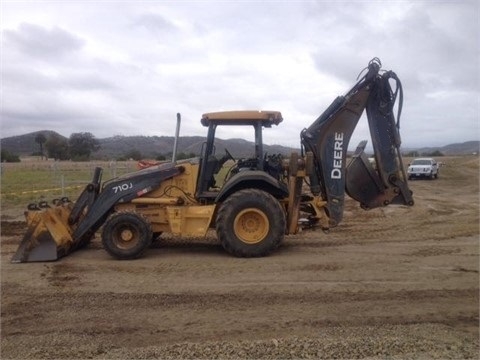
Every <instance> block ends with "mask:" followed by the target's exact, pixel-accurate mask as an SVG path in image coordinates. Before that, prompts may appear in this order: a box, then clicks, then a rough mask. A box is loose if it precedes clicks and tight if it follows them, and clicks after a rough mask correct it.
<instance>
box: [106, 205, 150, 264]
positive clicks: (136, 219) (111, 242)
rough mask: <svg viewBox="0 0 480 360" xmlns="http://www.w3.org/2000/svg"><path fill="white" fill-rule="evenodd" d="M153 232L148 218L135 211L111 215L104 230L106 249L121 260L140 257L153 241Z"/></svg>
mask: <svg viewBox="0 0 480 360" xmlns="http://www.w3.org/2000/svg"><path fill="white" fill-rule="evenodd" d="M152 238H153V233H152V229H151V226H150V223H149V222H148V220H147V219H146V218H145V217H144V216H142V215H139V214H136V213H133V212H120V213H115V214H113V215H111V216H110V217H109V218H108V219H107V221H106V222H105V225H104V226H103V231H102V244H103V247H104V248H105V250H106V251H107V252H108V253H109V254H110V255H111V256H113V257H114V258H116V259H119V260H128V259H136V258H138V257H140V256H141V255H142V254H143V253H144V252H145V250H146V249H147V248H148V247H149V246H150V244H151V243H152Z"/></svg>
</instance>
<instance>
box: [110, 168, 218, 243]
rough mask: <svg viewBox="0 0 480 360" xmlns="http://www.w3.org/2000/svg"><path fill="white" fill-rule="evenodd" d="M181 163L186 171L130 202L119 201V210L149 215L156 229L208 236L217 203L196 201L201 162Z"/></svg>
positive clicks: (185, 234)
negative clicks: (201, 203)
mask: <svg viewBox="0 0 480 360" xmlns="http://www.w3.org/2000/svg"><path fill="white" fill-rule="evenodd" d="M177 166H182V167H183V168H184V169H185V170H184V171H183V173H181V174H180V175H177V176H175V177H173V178H171V179H168V180H166V181H164V182H162V184H161V185H160V187H158V188H157V189H155V190H153V191H151V192H149V193H148V194H145V195H144V196H141V197H139V198H136V199H133V200H132V201H131V202H130V203H126V204H118V205H117V206H116V207H115V210H116V211H127V210H128V211H135V212H137V213H140V214H142V215H144V216H146V217H147V218H148V219H149V221H150V223H151V226H152V230H153V232H157V233H158V232H170V233H172V234H174V235H179V236H205V234H206V232H207V230H208V228H209V226H210V223H211V222H212V217H213V214H214V212H215V205H200V204H198V202H197V201H196V200H195V187H196V184H197V176H198V170H199V164H198V163H196V162H195V161H185V162H181V163H179V164H178V165H177Z"/></svg>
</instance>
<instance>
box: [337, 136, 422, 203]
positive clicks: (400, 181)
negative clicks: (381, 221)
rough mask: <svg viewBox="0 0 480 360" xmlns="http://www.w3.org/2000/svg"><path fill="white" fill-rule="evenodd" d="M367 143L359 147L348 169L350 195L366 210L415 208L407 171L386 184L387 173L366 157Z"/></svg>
mask: <svg viewBox="0 0 480 360" xmlns="http://www.w3.org/2000/svg"><path fill="white" fill-rule="evenodd" d="M366 144H367V142H366V141H362V142H360V144H359V145H358V146H357V149H356V151H355V153H354V154H353V156H352V160H351V161H350V163H349V164H348V166H347V168H346V183H345V189H346V191H347V194H348V195H349V196H350V197H351V198H353V199H355V200H357V201H358V202H359V203H360V206H361V207H362V208H364V209H373V208H377V207H381V206H387V205H390V204H399V205H409V206H411V205H413V199H412V194H411V191H410V190H409V189H408V186H407V184H406V182H405V181H404V176H403V175H402V174H403V171H402V170H403V167H402V165H399V166H398V167H399V168H398V169H395V171H394V172H392V173H390V174H389V176H388V177H387V181H383V180H382V178H384V177H385V176H382V175H385V174H384V172H385V171H384V170H383V168H382V167H381V166H379V164H378V163H377V162H376V159H373V158H372V161H370V160H369V158H368V157H367V156H366V155H365V152H364V150H365V146H366Z"/></svg>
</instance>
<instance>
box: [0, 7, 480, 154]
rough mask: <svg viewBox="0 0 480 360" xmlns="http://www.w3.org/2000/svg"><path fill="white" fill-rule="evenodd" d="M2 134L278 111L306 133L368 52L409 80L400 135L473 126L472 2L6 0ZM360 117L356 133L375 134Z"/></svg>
mask: <svg viewBox="0 0 480 360" xmlns="http://www.w3.org/2000/svg"><path fill="white" fill-rule="evenodd" d="M3 7H4V10H5V12H4V18H3V24H2V25H3V26H4V29H5V30H4V44H3V49H2V50H3V51H2V55H1V56H2V63H3V68H2V91H3V94H4V96H3V105H2V124H1V130H2V135H1V136H2V137H6V136H12V135H19V134H22V133H25V132H29V131H36V130H41V129H52V130H55V131H58V132H59V133H61V134H63V135H65V136H69V135H70V133H71V132H80V131H88V132H91V133H93V134H94V135H95V136H97V137H108V136H113V135H173V134H174V130H175V114H176V113H177V112H181V113H182V117H183V119H184V120H183V123H182V131H181V133H182V134H183V135H205V129H204V128H203V127H202V126H201V125H200V121H199V120H200V117H201V114H203V113H205V112H210V111H217V110H232V109H269V110H279V111H282V114H283V116H284V119H285V120H284V122H283V123H282V124H281V125H280V126H279V127H277V128H272V129H268V130H267V131H265V141H266V142H267V143H277V144H282V145H290V146H298V144H299V133H300V131H301V130H302V129H303V128H304V127H307V126H308V125H309V124H310V123H311V122H312V121H314V120H315V119H316V118H317V117H318V116H319V115H320V114H321V113H322V112H323V111H324V110H325V109H326V108H327V107H328V105H329V104H330V103H331V102H332V101H333V100H334V98H335V97H336V96H337V95H340V94H343V93H345V92H346V91H347V90H349V88H350V87H351V86H353V84H354V83H355V80H356V77H357V75H358V74H359V72H360V71H361V70H362V69H363V68H364V67H365V66H366V65H367V63H368V61H369V60H370V59H371V58H373V57H374V56H378V57H380V59H381V60H382V63H383V65H384V68H385V69H386V70H394V71H395V72H396V73H397V75H398V76H399V78H400V79H401V81H402V83H403V86H404V90H405V104H404V112H403V116H402V120H401V124H402V138H403V140H404V145H405V146H425V145H430V144H435V145H445V144H448V143H451V142H452V141H453V140H455V141H457V140H459V141H467V140H472V139H478V138H479V137H480V136H479V133H478V115H479V114H478V108H479V103H478V99H479V68H478V64H479V62H480V59H479V54H478V50H479V45H478V44H479V43H480V39H479V28H478V19H477V16H478V3H477V2H470V1H461V2H443V1H438V2H437V1H435V2H433V3H432V2H424V1H402V2H396V1H387V2H383V3H381V4H380V3H378V2H376V1H371V2H363V1H362V2H356V1H355V2H353V1H352V2H348V1H342V2H333V1H332V2H323V1H322V2H315V1H312V2H278V3H270V2H267V3H262V2H210V1H206V2H193V1H191V2H190V1H186V2H175V3H170V2H140V3H130V2H101V3H92V2H87V3H83V2H82V3H81V4H78V3H75V2H73V3H57V2H55V3H41V4H36V3H28V6H27V4H22V3H13V2H12V3H5V4H4V5H3ZM368 137H369V135H368V126H367V123H366V120H365V119H362V120H361V121H360V123H359V125H358V127H357V129H356V131H355V133H354V136H353V137H352V140H351V147H354V146H355V145H356V142H358V141H359V140H361V139H364V138H368Z"/></svg>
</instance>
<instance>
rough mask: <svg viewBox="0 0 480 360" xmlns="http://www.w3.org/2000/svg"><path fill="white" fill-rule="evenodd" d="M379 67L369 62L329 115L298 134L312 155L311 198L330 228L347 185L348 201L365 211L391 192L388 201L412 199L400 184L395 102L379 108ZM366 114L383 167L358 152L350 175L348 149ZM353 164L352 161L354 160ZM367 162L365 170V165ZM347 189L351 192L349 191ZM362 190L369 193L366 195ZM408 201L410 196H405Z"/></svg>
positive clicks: (381, 79) (381, 80) (382, 83)
mask: <svg viewBox="0 0 480 360" xmlns="http://www.w3.org/2000/svg"><path fill="white" fill-rule="evenodd" d="M380 67H381V63H380V60H378V59H377V58H374V59H372V60H371V61H370V63H369V64H368V71H367V73H366V75H365V76H363V77H362V78H361V79H360V80H359V81H358V82H357V83H356V84H355V86H354V87H353V88H352V89H351V90H350V91H348V92H347V94H345V95H344V96H339V97H337V98H336V99H335V100H334V102H333V103H332V104H331V105H330V106H329V107H328V108H327V110H325V112H324V113H323V114H322V115H320V117H319V118H318V119H317V120H315V122H314V123H313V124H312V125H310V127H308V128H307V129H304V130H303V131H302V133H301V142H302V147H303V148H304V150H305V151H307V152H311V153H312V154H313V164H314V171H313V172H312V173H311V174H310V188H311V192H312V194H313V195H315V196H321V198H322V200H324V201H325V202H326V205H325V210H326V213H327V216H328V217H329V225H330V226H331V227H333V226H336V225H337V224H338V223H339V222H340V221H341V220H342V217H343V209H344V199H345V189H346V185H347V183H348V184H349V185H350V184H352V183H353V184H354V185H352V186H347V191H348V193H349V195H350V196H352V195H353V196H352V197H353V198H355V199H356V200H358V201H360V202H361V203H362V205H363V204H365V206H364V207H365V208H371V207H375V206H378V205H377V203H378V200H377V201H376V202H375V203H372V201H371V200H372V198H378V194H379V193H381V194H384V193H385V191H387V192H389V190H390V188H392V194H391V195H389V197H392V196H393V197H396V196H397V194H399V193H402V194H407V193H408V194H409V195H410V199H411V193H410V191H409V190H408V188H407V185H406V181H404V179H405V176H404V174H405V172H404V170H403V165H402V164H401V159H400V161H398V157H399V151H398V148H399V146H400V140H399V139H400V137H399V135H398V128H397V127H396V126H395V122H394V116H393V114H392V109H393V103H392V101H393V102H395V98H393V99H392V96H390V102H388V106H387V108H383V105H379V102H381V101H382V100H384V99H382V98H381V96H379V92H380V93H385V92H388V91H387V90H388V89H390V88H389V84H388V78H387V79H385V78H384V77H385V75H379V71H380ZM387 86H388V88H386V87H387ZM381 87H383V88H381ZM379 88H380V89H379ZM389 94H390V95H391V94H392V92H391V91H390V92H389ZM379 106H382V110H384V113H383V114H382V116H381V117H380V116H377V114H378V111H377V108H378V107H379ZM365 108H367V109H368V111H367V115H368V120H369V125H370V132H371V134H372V142H373V147H374V150H375V152H376V155H375V156H376V159H378V161H377V163H378V162H380V161H381V165H380V166H378V167H377V170H374V169H373V168H372V167H371V165H370V163H369V162H368V158H366V155H365V154H364V153H363V148H362V149H361V150H358V149H357V150H358V160H357V162H356V163H355V164H356V165H357V166H354V167H353V168H351V169H350V165H349V166H348V168H349V171H347V164H346V162H347V149H348V144H349V142H350V138H351V136H352V133H353V131H354V130H355V127H356V125H357V123H358V120H359V119H360V117H361V116H362V113H363V111H364V109H365ZM371 118H374V120H373V121H372V120H371ZM392 121H393V124H392ZM365 144H366V142H365V143H363V147H364V146H365ZM302 150H303V149H302ZM356 155H357V154H356ZM355 159H356V158H355V157H354V159H353V160H355ZM365 160H367V161H366V164H364V162H365ZM352 162H353V161H352ZM359 164H361V165H359ZM356 168H358V169H356ZM355 185H356V186H357V188H355ZM372 188H373V189H374V190H372ZM393 188H395V189H396V190H393ZM350 189H352V191H349V190H350ZM366 190H368V191H370V193H368V194H367V195H364V194H363V193H364V191H366ZM393 191H395V193H393ZM357 193H358V194H359V196H357ZM362 196H363V198H362ZM359 197H360V198H361V200H359ZM406 198H408V196H405V199H406ZM385 200H386V199H385ZM389 202H390V201H388V203H389ZM404 202H406V201H404ZM386 204H387V201H381V205H386ZM412 204H413V202H412Z"/></svg>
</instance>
